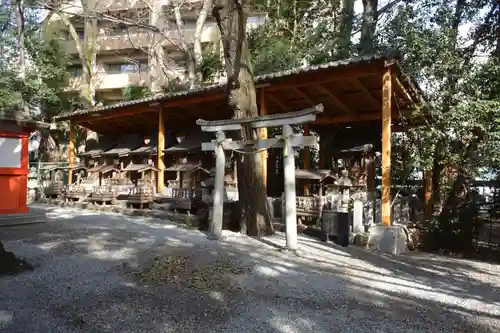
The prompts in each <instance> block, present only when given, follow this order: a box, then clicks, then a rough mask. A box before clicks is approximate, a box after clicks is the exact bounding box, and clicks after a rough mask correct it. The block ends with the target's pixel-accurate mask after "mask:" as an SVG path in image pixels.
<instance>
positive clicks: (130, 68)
mask: <svg viewBox="0 0 500 333" xmlns="http://www.w3.org/2000/svg"><path fill="white" fill-rule="evenodd" d="M146 1H148V2H150V1H160V3H159V4H158V3H154V4H153V5H157V6H158V5H160V7H161V8H162V10H161V11H160V15H162V16H161V17H159V18H158V17H156V19H155V21H154V22H155V23H154V25H155V26H156V27H157V28H158V29H160V30H162V37H161V38H159V41H157V42H155V43H154V44H155V45H158V43H159V44H161V48H162V52H161V53H162V57H163V59H162V60H158V61H161V62H162V64H163V66H162V67H161V69H159V68H158V66H153V64H152V62H154V59H153V58H152V57H153V56H152V54H153V52H152V48H153V45H152V44H153V43H152V42H151V32H150V31H148V30H146V29H144V28H137V27H130V25H127V24H120V23H117V22H110V21H109V20H103V21H98V40H97V50H98V52H97V57H96V68H95V69H94V73H95V74H94V82H93V84H94V87H95V90H96V100H97V101H98V102H101V103H103V104H104V105H107V104H113V103H116V102H118V101H120V100H122V99H123V88H125V87H127V86H129V85H132V86H150V84H151V81H152V80H154V78H155V77H156V78H157V77H161V78H162V80H164V82H166V81H167V78H168V77H169V78H179V79H180V80H185V79H186V61H185V59H186V55H185V52H183V51H182V47H181V34H180V33H179V32H178V30H177V29H176V25H175V21H174V17H173V15H172V14H171V11H169V10H168V9H167V7H166V5H165V3H162V1H164V0H114V1H113V0H112V1H109V4H107V5H105V6H102V7H99V8H98V11H99V12H101V13H102V12H105V13H107V15H112V16H113V17H120V18H123V19H124V20H127V21H128V22H136V23H145V24H152V20H151V15H152V13H151V9H150V8H151V3H147V2H146ZM185 1H189V3H186V4H185V5H184V6H183V7H182V8H184V9H183V11H182V17H183V21H184V29H183V31H182V35H183V38H184V40H185V41H186V43H188V44H191V43H193V37H194V32H195V25H196V19H197V12H198V9H199V6H201V1H199V0H196V1H193V0H185ZM103 2H104V1H103ZM79 4H80V2H79V1H78V0H77V1H76V2H75V3H73V4H72V5H71V6H66V9H65V12H67V13H68V12H71V13H75V15H72V16H71V21H72V23H73V26H74V27H75V30H76V32H77V34H78V35H79V37H80V39H81V40H83V38H84V29H83V26H84V20H83V18H82V15H79V14H81V7H80V6H79ZM57 20H58V17H57V16H54V17H53V18H52V21H53V23H57V24H56V25H59V26H61V22H58V21H57ZM262 23H263V16H261V15H258V14H255V15H251V16H250V17H249V19H248V28H249V29H251V28H252V27H255V26H257V25H259V24H262ZM158 36H159V35H158ZM62 38H63V43H64V48H65V50H66V52H67V53H68V54H69V55H70V56H71V57H72V59H73V61H72V65H71V66H70V67H69V68H68V70H69V71H70V73H71V79H70V83H69V86H68V88H67V91H68V93H71V92H77V91H78V89H79V87H80V84H81V80H82V78H81V75H82V66H81V62H80V60H79V57H78V51H77V45H76V42H75V41H74V39H73V38H72V37H71V36H70V35H69V33H63V35H62ZM201 41H202V43H203V44H204V45H205V46H207V47H208V46H209V47H214V46H215V47H217V46H218V45H219V44H220V34H219V31H218V28H217V25H216V23H215V22H214V20H213V19H211V18H210V17H209V18H208V19H207V22H206V23H205V25H204V28H203V32H202V36H201ZM156 47H158V46H156ZM156 54H157V53H156ZM158 71H160V72H158Z"/></svg>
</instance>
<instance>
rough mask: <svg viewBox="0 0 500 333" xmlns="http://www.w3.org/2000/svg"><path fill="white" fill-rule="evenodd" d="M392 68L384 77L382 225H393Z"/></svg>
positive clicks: (387, 69) (387, 70)
mask: <svg viewBox="0 0 500 333" xmlns="http://www.w3.org/2000/svg"><path fill="white" fill-rule="evenodd" d="M391 118H392V80H391V68H390V67H387V68H386V70H385V73H384V75H383V76H382V224H383V225H385V226H389V225H391V134H392V133H391V122H392V119H391Z"/></svg>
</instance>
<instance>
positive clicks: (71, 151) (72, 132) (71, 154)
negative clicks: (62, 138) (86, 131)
mask: <svg viewBox="0 0 500 333" xmlns="http://www.w3.org/2000/svg"><path fill="white" fill-rule="evenodd" d="M75 136H76V128H75V125H74V124H70V127H69V143H68V185H71V184H73V165H74V163H75Z"/></svg>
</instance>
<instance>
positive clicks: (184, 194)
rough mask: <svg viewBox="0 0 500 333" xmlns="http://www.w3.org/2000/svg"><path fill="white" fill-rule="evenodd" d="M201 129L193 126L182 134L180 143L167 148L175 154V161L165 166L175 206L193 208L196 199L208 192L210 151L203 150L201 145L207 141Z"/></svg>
mask: <svg viewBox="0 0 500 333" xmlns="http://www.w3.org/2000/svg"><path fill="white" fill-rule="evenodd" d="M207 137H208V136H207V134H204V133H203V132H202V131H201V130H199V129H198V128H195V129H191V130H189V131H188V132H187V134H186V135H185V136H184V137H179V139H178V141H179V143H178V144H177V145H173V146H171V147H169V148H167V149H165V150H164V152H165V154H167V155H170V156H172V157H173V160H174V162H173V164H172V165H171V166H169V167H167V168H166V169H165V171H166V179H167V188H166V196H167V197H170V198H173V199H174V200H175V201H174V203H173V208H174V209H183V210H188V211H191V210H193V208H194V206H193V203H194V202H195V201H197V200H198V201H201V198H203V196H204V194H205V193H206V192H207V189H206V186H205V185H204V182H205V180H206V179H207V178H208V176H209V171H208V170H207V169H206V168H205V166H206V165H210V164H211V163H210V157H211V156H209V155H210V154H206V153H204V152H202V151H201V144H202V143H203V142H204V140H206V138H207Z"/></svg>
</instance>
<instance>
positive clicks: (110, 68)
mask: <svg viewBox="0 0 500 333" xmlns="http://www.w3.org/2000/svg"><path fill="white" fill-rule="evenodd" d="M147 68H148V62H147V61H146V60H140V61H138V62H136V63H131V62H130V63H111V64H107V65H106V73H108V74H120V73H138V72H142V71H147Z"/></svg>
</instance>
